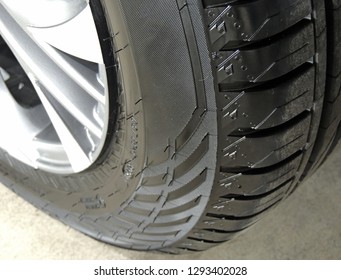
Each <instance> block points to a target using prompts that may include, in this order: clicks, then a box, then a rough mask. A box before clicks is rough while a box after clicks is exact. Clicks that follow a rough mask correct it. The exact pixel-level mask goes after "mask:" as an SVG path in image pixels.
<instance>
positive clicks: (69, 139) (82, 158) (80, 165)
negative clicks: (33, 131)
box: [36, 86, 90, 172]
mask: <svg viewBox="0 0 341 280" xmlns="http://www.w3.org/2000/svg"><path fill="white" fill-rule="evenodd" d="M36 89H37V93H38V95H39V97H40V99H41V101H42V103H43V105H44V107H45V108H46V111H47V113H48V115H49V117H50V119H51V121H52V124H53V126H54V128H55V130H56V132H57V134H58V136H59V138H60V141H61V142H62V145H63V148H64V150H65V152H66V154H67V156H68V158H69V160H70V163H71V166H72V169H73V171H74V172H79V171H81V170H83V169H84V166H88V165H89V164H90V159H89V157H88V155H86V153H85V152H84V150H83V149H82V147H81V146H80V145H79V142H78V141H77V139H76V138H75V137H74V135H77V133H72V132H71V131H70V128H69V127H70V126H71V127H72V125H70V123H68V122H67V120H66V121H65V118H64V119H62V117H61V114H59V113H58V112H57V110H55V108H54V106H53V105H52V104H51V102H50V101H49V100H48V99H47V97H46V95H47V93H46V92H45V93H44V91H43V90H42V87H41V86H36ZM68 124H69V126H68ZM78 136H79V137H80V136H81V135H78ZM78 140H79V139H78Z"/></svg>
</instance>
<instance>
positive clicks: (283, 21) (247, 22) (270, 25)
mask: <svg viewBox="0 0 341 280" xmlns="http://www.w3.org/2000/svg"><path fill="white" fill-rule="evenodd" d="M311 13H312V7H311V1H309V0H304V1H302V0H288V1H283V0H259V1H248V2H243V3H238V2H236V3H232V4H230V5H228V6H221V7H212V8H208V9H206V15H205V16H206V22H207V23H208V24H209V35H210V41H211V44H212V47H213V49H214V50H216V51H219V50H221V49H222V48H223V47H225V48H228V47H234V46H237V45H243V44H250V43H252V42H255V41H259V40H263V39H265V38H268V37H270V36H274V35H275V34H278V33H280V32H282V31H284V30H286V29H288V28H289V27H291V26H293V25H294V24H296V23H297V22H299V21H300V20H302V19H304V18H306V17H309V16H310V15H311Z"/></svg>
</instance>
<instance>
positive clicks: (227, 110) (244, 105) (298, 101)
mask: <svg viewBox="0 0 341 280" xmlns="http://www.w3.org/2000/svg"><path fill="white" fill-rule="evenodd" d="M314 79H315V70H314V67H309V68H308V69H306V68H305V69H304V72H303V73H299V74H297V75H295V76H294V77H292V78H290V79H289V80H287V81H285V82H284V83H280V84H279V85H277V86H275V87H273V88H269V89H264V90H253V89H250V90H245V91H242V92H220V94H219V100H218V102H219V104H220V106H221V108H220V110H221V112H222V115H223V120H222V124H223V125H222V129H223V131H235V130H236V132H238V133H243V132H246V133H248V132H250V131H255V130H259V129H267V128H271V127H275V126H278V125H281V124H283V123H285V122H287V121H289V120H290V119H292V118H294V117H296V116H297V115H299V114H301V113H302V112H304V111H305V110H307V109H310V108H312V106H313V99H314V90H315V88H314V84H313V83H311V81H313V80H314ZM260 101H261V102H260ZM255 104H257V106H255Z"/></svg>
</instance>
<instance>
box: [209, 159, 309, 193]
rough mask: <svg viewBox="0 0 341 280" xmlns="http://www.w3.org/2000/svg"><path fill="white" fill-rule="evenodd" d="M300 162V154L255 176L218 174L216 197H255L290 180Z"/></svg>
mask: <svg viewBox="0 0 341 280" xmlns="http://www.w3.org/2000/svg"><path fill="white" fill-rule="evenodd" d="M301 160H302V154H299V155H297V156H295V157H294V158H293V159H290V160H289V161H288V162H286V163H284V164H280V165H279V166H276V167H275V168H273V169H272V170H271V169H270V170H269V169H265V170H264V171H258V173H256V174H252V173H251V174H250V173H246V174H242V173H239V174H233V173H224V172H220V180H219V187H218V188H217V189H216V192H217V195H219V196H220V197H221V196H226V195H236V196H238V195H239V196H240V195H243V196H255V195H262V194H263V193H267V192H270V191H272V190H274V189H276V188H277V187H278V186H279V185H281V184H283V183H284V182H286V181H287V180H289V179H290V178H292V177H294V176H295V174H296V170H297V169H298V167H299V165H300V162H301Z"/></svg>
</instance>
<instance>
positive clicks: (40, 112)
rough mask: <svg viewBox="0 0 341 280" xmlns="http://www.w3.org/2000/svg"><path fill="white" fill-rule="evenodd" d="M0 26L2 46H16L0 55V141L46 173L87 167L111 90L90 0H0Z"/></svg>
mask: <svg viewBox="0 0 341 280" xmlns="http://www.w3.org/2000/svg"><path fill="white" fill-rule="evenodd" d="M52 3H53V4H52ZM0 34H1V36H2V38H3V40H4V41H5V42H6V44H5V43H3V44H0V47H1V51H2V53H3V52H7V53H11V52H12V53H13V54H14V56H13V55H11V54H10V55H9V56H5V57H4V58H6V59H7V58H8V57H10V58H11V59H10V61H9V63H8V65H5V63H3V61H4V59H1V61H0V71H1V72H0V74H1V75H0V129H1V131H2V133H1V134H2V137H1V139H0V148H2V149H4V150H6V151H7V152H8V153H9V154H10V155H11V156H13V157H15V158H16V159H18V160H20V161H22V162H24V163H26V164H28V165H30V166H32V167H34V168H37V169H42V170H45V171H48V172H52V173H58V174H70V173H77V172H81V171H84V170H85V169H87V168H89V167H90V166H91V165H92V164H93V163H94V162H95V161H96V160H97V159H98V157H99V155H100V154H101V152H102V149H103V147H104V143H105V140H106V135H107V130H108V119H109V112H108V111H109V94H108V87H107V76H106V68H105V65H104V62H103V54H102V51H101V45H100V38H99V37H98V33H97V29H96V24H95V21H94V19H93V15H92V12H91V8H90V6H89V3H88V1H85V0H75V1H68V0H56V1H49V0H31V1H27V0H17V1H13V0H1V1H0ZM2 63H3V64H4V65H2ZM15 79H17V80H15ZM14 80H15V81H14ZM13 84H14V85H15V86H14V87H13ZM10 85H12V87H11V86H10Z"/></svg>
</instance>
